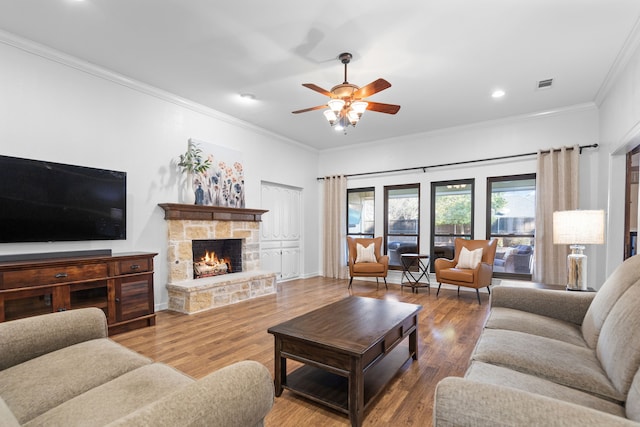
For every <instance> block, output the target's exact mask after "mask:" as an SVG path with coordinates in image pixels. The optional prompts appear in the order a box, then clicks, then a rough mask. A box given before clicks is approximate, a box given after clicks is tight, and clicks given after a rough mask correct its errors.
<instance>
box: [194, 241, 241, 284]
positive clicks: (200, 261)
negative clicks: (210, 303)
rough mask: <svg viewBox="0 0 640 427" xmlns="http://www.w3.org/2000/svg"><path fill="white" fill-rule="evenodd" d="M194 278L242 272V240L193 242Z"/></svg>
mask: <svg viewBox="0 0 640 427" xmlns="http://www.w3.org/2000/svg"><path fill="white" fill-rule="evenodd" d="M191 247H192V249H193V278H194V279H199V278H203V277H211V276H219V275H222V274H229V273H239V272H241V271H242V239H208V240H193V241H192V242H191Z"/></svg>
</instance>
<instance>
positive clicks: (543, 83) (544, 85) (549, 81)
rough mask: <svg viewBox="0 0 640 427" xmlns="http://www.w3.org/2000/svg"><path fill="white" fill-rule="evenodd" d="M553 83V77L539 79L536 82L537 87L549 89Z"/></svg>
mask: <svg viewBox="0 0 640 427" xmlns="http://www.w3.org/2000/svg"><path fill="white" fill-rule="evenodd" d="M552 84H553V79H546V80H540V81H539V82H538V89H549V88H550V87H551V85H552Z"/></svg>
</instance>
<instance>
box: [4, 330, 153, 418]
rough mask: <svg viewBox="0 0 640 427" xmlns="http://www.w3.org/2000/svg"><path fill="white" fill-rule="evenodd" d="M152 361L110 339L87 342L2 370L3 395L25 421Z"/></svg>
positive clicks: (12, 409) (14, 412)
mask: <svg viewBox="0 0 640 427" xmlns="http://www.w3.org/2000/svg"><path fill="white" fill-rule="evenodd" d="M150 363H151V361H150V360H149V359H147V358H146V357H143V356H141V355H139V354H138V353H135V352H133V351H131V350H128V349H127V348H125V347H122V346H121V345H118V344H116V343H115V342H113V341H111V340H109V339H108V338H101V339H95V340H90V341H85V342H82V343H79V344H74V345H71V346H69V347H65V348H63V349H60V350H57V351H54V352H52V353H47V354H44V355H42V356H40V357H37V358H35V359H31V360H28V361H26V362H24V363H21V364H19V365H16V366H12V367H11V368H8V369H5V370H3V371H0V397H2V398H3V399H4V400H5V402H6V403H7V406H9V408H11V411H12V412H13V414H14V415H15V417H16V418H17V419H18V421H19V422H20V423H22V424H24V423H26V422H27V421H29V420H31V419H33V418H35V417H37V416H38V415H41V414H43V413H44V412H46V411H48V410H50V409H51V408H54V407H56V406H58V405H60V404H62V403H63V402H66V401H67V400H69V399H71V398H73V397H75V396H78V395H80V394H82V393H84V392H86V391H87V390H90V389H92V388H94V387H97V386H99V385H101V384H104V383H106V382H108V381H111V380H112V379H114V378H116V377H119V376H120V375H122V374H124V373H126V372H129V371H131V370H133V369H136V368H139V367H141V366H144V365H148V364H150Z"/></svg>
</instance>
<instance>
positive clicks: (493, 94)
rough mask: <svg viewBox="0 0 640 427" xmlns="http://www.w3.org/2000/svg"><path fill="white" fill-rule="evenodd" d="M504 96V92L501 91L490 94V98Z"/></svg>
mask: <svg viewBox="0 0 640 427" xmlns="http://www.w3.org/2000/svg"><path fill="white" fill-rule="evenodd" d="M504 95H505V91H503V90H502V89H497V90H494V91H493V93H492V94H491V97H492V98H502V97H503V96H504Z"/></svg>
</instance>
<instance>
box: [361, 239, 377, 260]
mask: <svg viewBox="0 0 640 427" xmlns="http://www.w3.org/2000/svg"><path fill="white" fill-rule="evenodd" d="M375 249H376V247H375V244H374V243H371V244H369V246H367V247H366V248H365V247H364V246H362V245H361V244H360V243H356V263H358V262H378V260H377V259H376V254H375Z"/></svg>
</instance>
